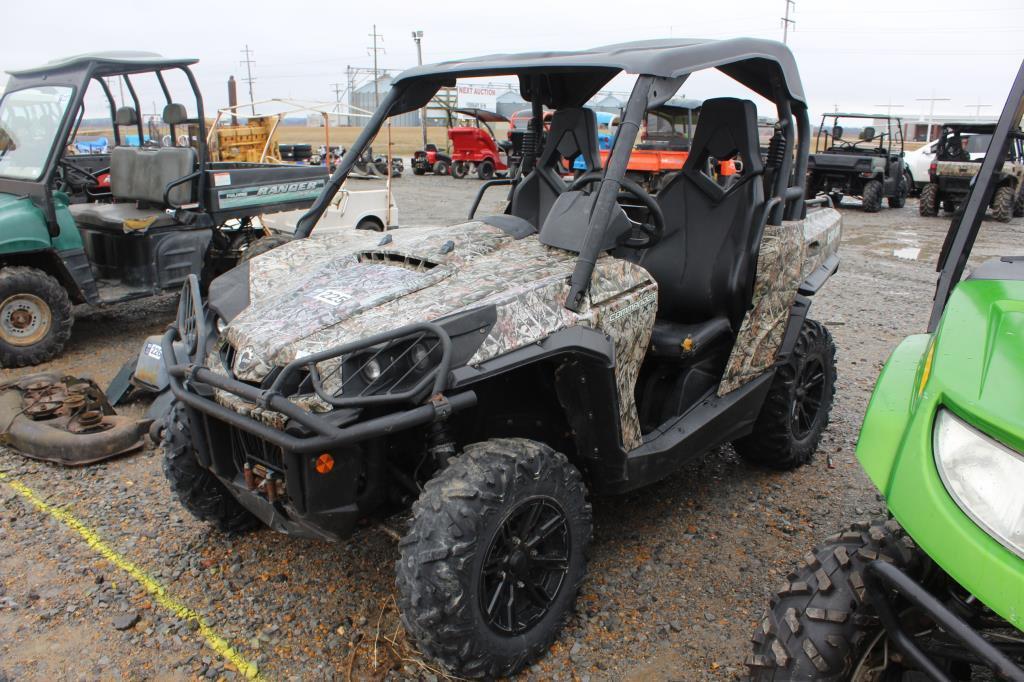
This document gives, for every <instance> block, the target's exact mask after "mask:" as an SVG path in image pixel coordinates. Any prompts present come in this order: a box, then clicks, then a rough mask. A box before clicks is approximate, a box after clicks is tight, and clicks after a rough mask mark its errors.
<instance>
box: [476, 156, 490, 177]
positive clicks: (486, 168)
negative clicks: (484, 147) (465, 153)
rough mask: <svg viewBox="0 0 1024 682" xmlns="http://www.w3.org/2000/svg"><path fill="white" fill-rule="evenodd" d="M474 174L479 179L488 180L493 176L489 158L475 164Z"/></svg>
mask: <svg viewBox="0 0 1024 682" xmlns="http://www.w3.org/2000/svg"><path fill="white" fill-rule="evenodd" d="M476 176H477V177H478V178H480V179H481V180H490V179H491V178H493V177H494V164H493V163H492V162H491V161H490V159H485V160H483V161H481V162H480V163H478V164H477V166H476Z"/></svg>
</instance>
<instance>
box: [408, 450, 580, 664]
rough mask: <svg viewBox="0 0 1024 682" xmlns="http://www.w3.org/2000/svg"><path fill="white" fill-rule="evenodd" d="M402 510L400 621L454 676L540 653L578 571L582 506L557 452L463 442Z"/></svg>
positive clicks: (576, 480)
mask: <svg viewBox="0 0 1024 682" xmlns="http://www.w3.org/2000/svg"><path fill="white" fill-rule="evenodd" d="M450 462H451V463H450V464H449V466H448V467H447V468H446V469H445V470H444V471H442V472H441V473H440V474H438V475H437V476H436V477H435V478H434V479H432V480H431V481H429V482H428V483H427V485H426V488H425V490H424V491H423V494H422V495H421V496H420V498H419V500H417V501H416V503H415V504H414V505H413V519H412V523H411V524H410V528H409V532H408V534H407V535H406V536H405V538H403V540H402V542H401V543H400V546H401V557H400V559H399V561H398V566H397V574H398V576H397V585H398V594H399V599H398V604H399V607H400V609H401V613H402V623H403V624H404V625H405V629H406V631H407V632H408V633H409V635H410V637H411V638H412V639H413V640H414V641H415V642H416V643H417V645H418V646H419V648H420V649H421V651H423V653H425V654H426V655H428V656H431V657H433V658H436V659H437V660H439V661H440V662H441V663H442V664H444V665H445V666H446V667H447V668H448V669H449V670H450V671H452V672H453V673H455V674H457V675H460V676H464V677H504V676H507V675H512V674H514V673H516V672H517V671H519V670H521V669H522V668H523V667H524V666H526V665H527V664H529V663H530V662H532V661H534V660H536V659H537V658H539V657H540V656H542V655H543V654H544V652H545V651H547V649H548V648H549V647H550V646H551V643H552V642H553V641H554V639H555V637H556V636H557V635H558V633H559V631H560V630H561V629H562V626H563V624H564V623H565V620H566V618H567V616H568V614H569V611H570V609H571V608H572V606H573V603H574V602H575V599H576V593H577V591H578V590H579V586H580V583H581V582H582V580H583V577H584V575H585V573H586V563H587V560H586V551H587V546H588V545H589V543H590V535H591V525H592V522H591V510H590V504H588V503H587V501H586V494H587V491H586V487H585V486H584V484H583V479H582V477H581V476H580V473H579V471H578V470H577V469H576V467H574V466H573V465H572V464H570V462H569V460H568V459H567V458H566V456H565V455H563V454H561V453H558V452H555V451H554V450H552V449H551V448H549V447H548V446H546V445H544V444H542V443H537V442H535V441H529V440H525V439H518V438H516V439H512V438H508V439H495V440H489V441H485V442H483V443H476V444H474V445H470V446H468V447H467V448H466V449H465V450H464V452H463V454H462V455H461V456H459V457H457V458H454V459H452V460H450Z"/></svg>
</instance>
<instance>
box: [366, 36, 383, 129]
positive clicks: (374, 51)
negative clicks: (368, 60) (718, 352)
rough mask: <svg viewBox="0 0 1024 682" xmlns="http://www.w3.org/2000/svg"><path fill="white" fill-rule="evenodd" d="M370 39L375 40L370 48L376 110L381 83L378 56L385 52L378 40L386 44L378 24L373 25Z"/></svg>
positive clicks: (378, 104)
mask: <svg viewBox="0 0 1024 682" xmlns="http://www.w3.org/2000/svg"><path fill="white" fill-rule="evenodd" d="M370 37H371V38H373V47H371V48H369V51H370V53H371V54H372V55H373V108H374V109H376V108H377V107H379V106H380V83H379V82H378V80H377V79H378V70H377V55H378V54H379V53H380V52H384V48H383V47H377V38H380V42H382V43H383V42H384V36H383V35H381V34H380V33H377V24H374V25H373V33H371V34H370Z"/></svg>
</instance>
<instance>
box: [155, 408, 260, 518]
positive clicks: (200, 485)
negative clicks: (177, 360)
mask: <svg viewBox="0 0 1024 682" xmlns="http://www.w3.org/2000/svg"><path fill="white" fill-rule="evenodd" d="M163 444H164V463H163V466H164V476H165V477H166V478H167V480H168V481H169V482H170V484H171V490H172V491H173V492H174V495H175V497H177V498H178V502H180V503H181V506H183V507H184V508H185V509H187V510H188V512H189V513H190V514H192V516H194V517H196V518H197V519H199V520H200V521H205V522H206V523H208V524H210V525H211V526H215V527H216V528H217V529H218V530H221V531H223V532H225V533H244V532H246V531H250V530H253V529H254V528H257V527H259V526H260V525H261V524H260V520H259V519H257V518H256V517H255V516H253V515H252V514H251V513H250V512H249V511H248V510H247V509H246V508H245V507H243V506H242V505H241V504H239V503H238V500H236V499H235V498H234V497H233V496H232V495H231V493H229V492H228V490H227V488H225V487H224V484H223V483H221V482H220V481H218V480H217V477H216V476H214V475H213V474H212V473H210V471H209V470H207V469H205V468H204V467H203V466H202V465H200V464H199V460H198V459H196V451H195V448H193V447H192V434H191V432H190V430H189V424H188V414H187V413H186V412H185V407H184V406H183V405H181V404H180V403H177V402H175V403H174V405H172V406H171V411H170V413H168V415H167V420H166V422H165V425H164V443H163Z"/></svg>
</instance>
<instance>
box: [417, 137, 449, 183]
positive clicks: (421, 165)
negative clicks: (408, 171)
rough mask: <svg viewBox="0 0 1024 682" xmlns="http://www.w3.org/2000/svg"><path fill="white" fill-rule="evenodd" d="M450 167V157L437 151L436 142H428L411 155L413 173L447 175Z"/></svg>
mask: <svg viewBox="0 0 1024 682" xmlns="http://www.w3.org/2000/svg"><path fill="white" fill-rule="evenodd" d="M451 169H452V157H450V156H448V155H447V154H445V153H444V152H442V151H439V150H438V148H437V145H436V144H428V145H426V146H425V147H424V148H423V149H420V150H419V151H417V152H414V153H413V155H412V172H413V175H426V174H427V173H433V174H434V175H448V173H449V172H451Z"/></svg>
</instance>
